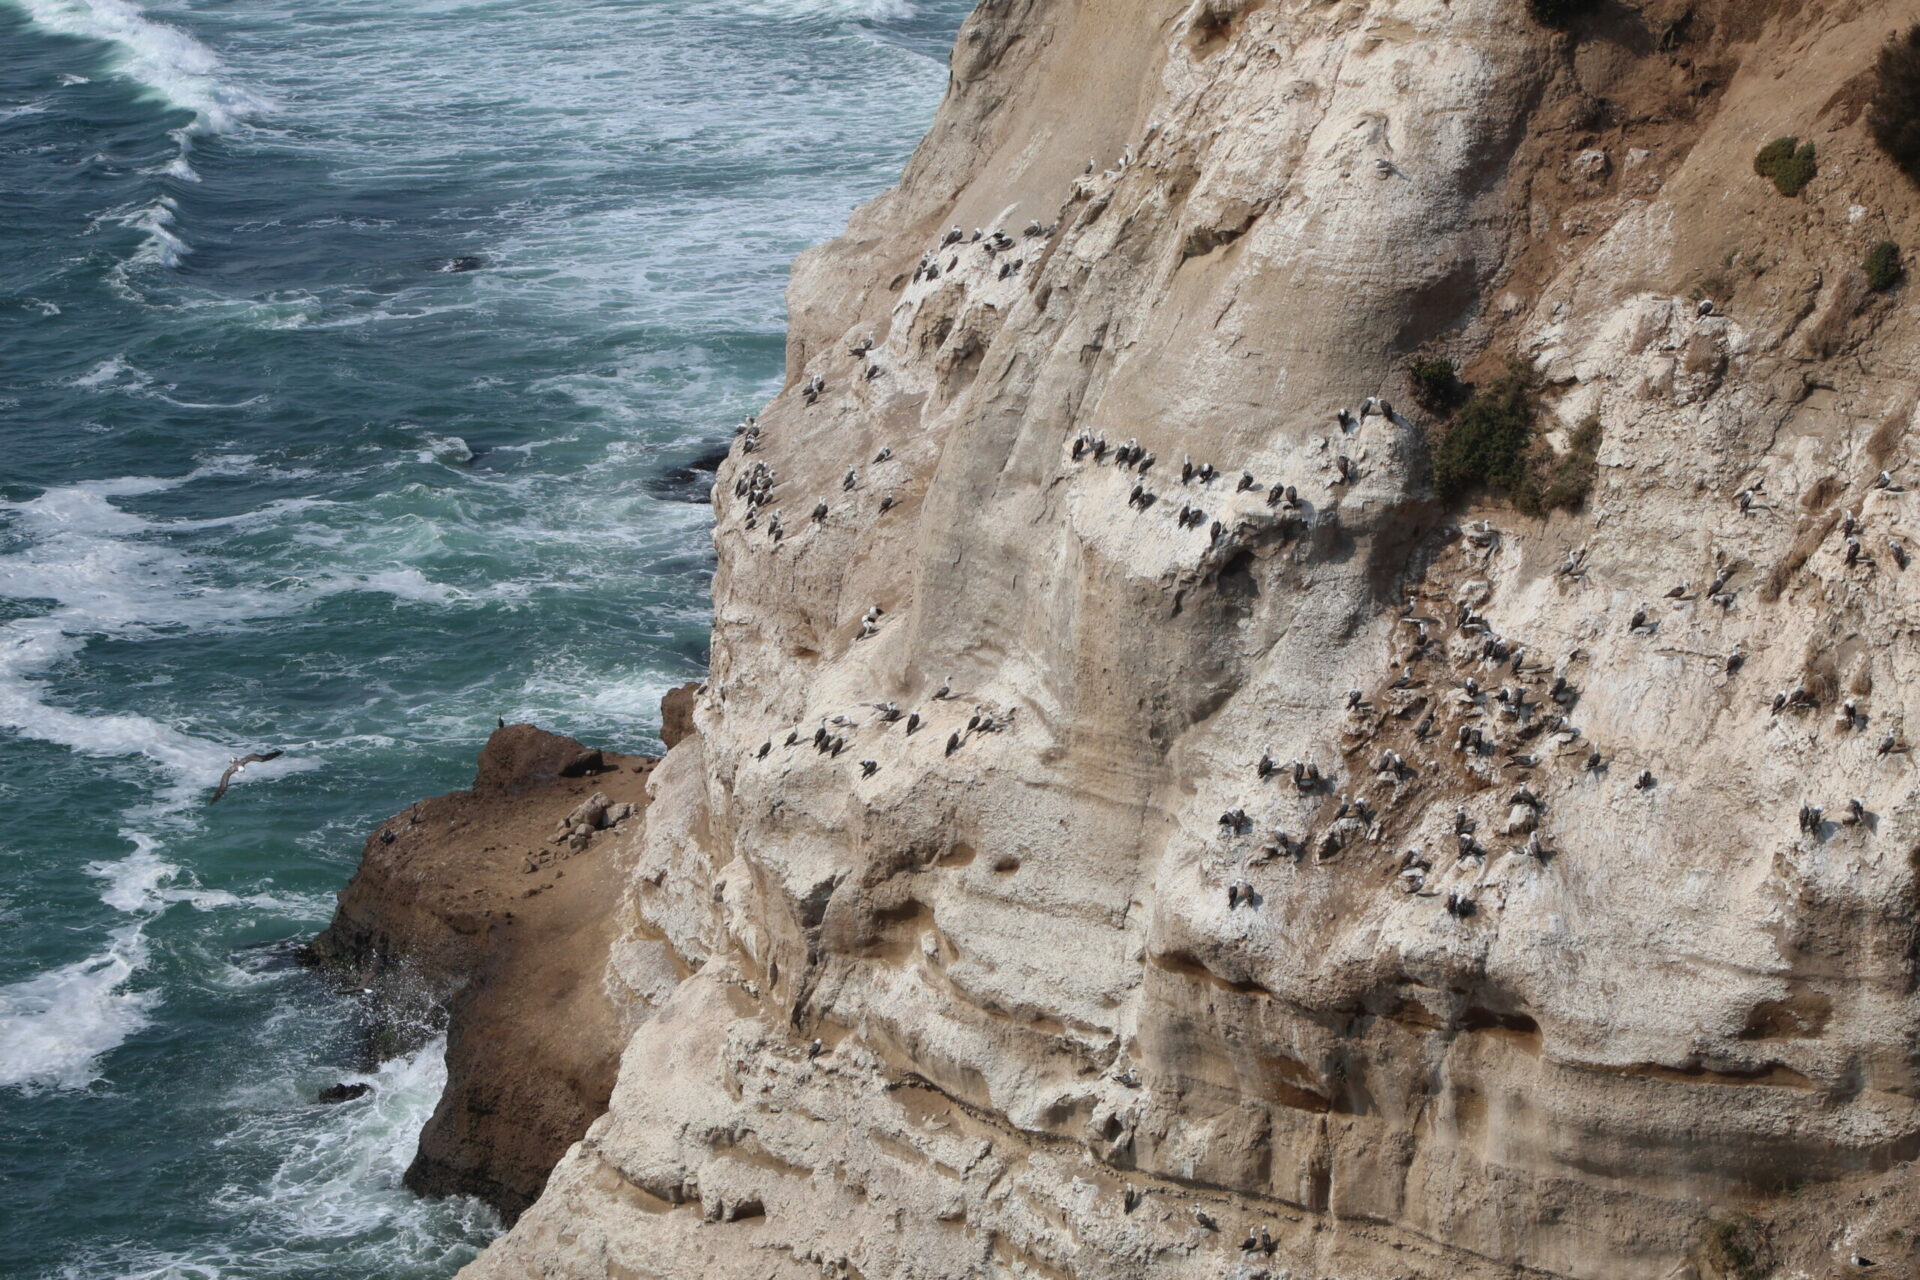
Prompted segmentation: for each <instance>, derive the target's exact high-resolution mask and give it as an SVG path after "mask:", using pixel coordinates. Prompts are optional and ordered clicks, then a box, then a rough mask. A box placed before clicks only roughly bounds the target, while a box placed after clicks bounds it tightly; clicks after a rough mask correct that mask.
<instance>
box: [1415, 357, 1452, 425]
mask: <svg viewBox="0 0 1920 1280" xmlns="http://www.w3.org/2000/svg"><path fill="white" fill-rule="evenodd" d="M1407 381H1409V382H1411V383H1412V384H1413V401H1414V403H1415V404H1417V405H1419V406H1420V407H1421V408H1422V409H1425V410H1426V411H1427V412H1428V413H1437V414H1447V413H1452V412H1453V408H1454V406H1455V405H1457V404H1459V403H1460V397H1461V394H1462V393H1463V392H1464V391H1465V388H1464V387H1462V386H1461V385H1460V374H1459V371H1458V370H1456V369H1455V368H1454V367H1453V361H1451V360H1448V359H1446V358H1445V357H1444V356H1424V357H1421V358H1420V359H1417V360H1415V361H1414V362H1413V363H1412V364H1410V365H1408V366H1407Z"/></svg>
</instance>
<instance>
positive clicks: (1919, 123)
mask: <svg viewBox="0 0 1920 1280" xmlns="http://www.w3.org/2000/svg"><path fill="white" fill-rule="evenodd" d="M1873 70H1874V88H1873V100H1872V101H1871V103H1870V104H1869V105H1868V107H1867V129H1868V131H1869V132H1871V133H1872V134H1873V140H1874V141H1875V142H1877V143H1879V144H1880V149H1881V150H1882V151H1884V152H1886V153H1887V155H1888V156H1889V157H1890V158H1892V160H1893V162H1894V163H1895V164H1897V165H1899V166H1900V169H1901V172H1903V173H1905V174H1906V175H1907V176H1908V177H1910V178H1914V179H1920V25H1915V26H1912V27H1909V28H1908V29H1907V30H1906V31H1904V32H1902V33H1900V34H1899V35H1896V36H1894V37H1893V39H1891V40H1889V41H1887V43H1886V44H1885V45H1884V46H1882V48H1881V50H1880V59H1879V61H1878V62H1876V63H1875V64H1874V69H1873Z"/></svg>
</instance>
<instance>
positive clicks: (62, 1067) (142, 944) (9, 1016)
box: [0, 924, 159, 1092]
mask: <svg viewBox="0 0 1920 1280" xmlns="http://www.w3.org/2000/svg"><path fill="white" fill-rule="evenodd" d="M146 961H147V942H146V938H145V936H144V935H143V934H142V932H141V926H140V925H139V924H128V925H124V926H122V927H120V928H118V929H115V930H114V931H113V933H112V935H111V937H110V940H109V942H108V945H107V947H106V949H105V950H104V951H101V952H100V953H99V954H97V955H92V956H88V957H87V958H86V959H85V960H79V961H76V962H74V963H73V964H69V965H62V966H61V967H59V968H57V969H50V970H48V971H47V972H45V973H42V974H38V975H36V976H34V977H31V978H28V979H26V980H25V981H22V982H16V983H14V984H12V985H11V986H7V987H0V1088H17V1089H23V1090H26V1091H28V1092H36V1091H39V1090H44V1089H84V1088H86V1087H87V1086H88V1085H90V1084H92V1083H93V1082H94V1081H96V1080H98V1079H99V1078H100V1059H101V1057H102V1056H103V1055H105V1054H107V1053H109V1052H111V1051H112V1050H114V1049H116V1048H118V1047H119V1046H120V1045H121V1044H123V1043H125V1041H126V1039H127V1037H128V1036H130V1035H132V1034H134V1033H135V1032H136V1031H139V1030H140V1029H141V1028H142V1027H144V1026H146V1025H147V1023H148V1021H149V1020H150V1016H151V1012H152V1009H153V1007H154V1005H155V1004H156V1003H158V1000H159V996H158V995H157V993H155V992H151V991H129V990H128V989H127V982H128V980H129V979H131V978H132V977H133V975H134V973H135V972H136V971H137V970H138V969H140V968H141V967H142V966H143V965H145V964H146Z"/></svg>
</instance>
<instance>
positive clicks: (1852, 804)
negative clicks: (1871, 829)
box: [1840, 796, 1867, 827]
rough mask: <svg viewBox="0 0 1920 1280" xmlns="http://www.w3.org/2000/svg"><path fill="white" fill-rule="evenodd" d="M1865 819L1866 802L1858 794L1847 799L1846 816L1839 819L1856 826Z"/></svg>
mask: <svg viewBox="0 0 1920 1280" xmlns="http://www.w3.org/2000/svg"><path fill="white" fill-rule="evenodd" d="M1866 820H1867V802H1866V801H1865V800H1862V799H1861V798H1860V797H1859V796H1854V797H1852V798H1851V799H1849V800H1848V801H1847V816H1846V817H1844V818H1842V819H1840V821H1842V822H1844V823H1846V824H1847V825H1848V826H1850V827H1857V826H1859V825H1860V824H1861V823H1862V822H1865V821H1866Z"/></svg>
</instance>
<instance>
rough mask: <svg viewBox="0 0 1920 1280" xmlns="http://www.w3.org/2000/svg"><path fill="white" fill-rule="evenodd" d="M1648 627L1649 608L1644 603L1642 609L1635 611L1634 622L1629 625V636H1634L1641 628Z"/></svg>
mask: <svg viewBox="0 0 1920 1280" xmlns="http://www.w3.org/2000/svg"><path fill="white" fill-rule="evenodd" d="M1646 625H1647V606H1646V604H1645V602H1644V601H1643V602H1642V603H1641V605H1640V607H1639V608H1638V609H1635V610H1634V611H1633V621H1632V622H1629V623H1628V624H1627V634H1628V635H1632V634H1633V633H1634V632H1636V631H1639V630H1640V629H1641V628H1643V627H1645V626H1646Z"/></svg>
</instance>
